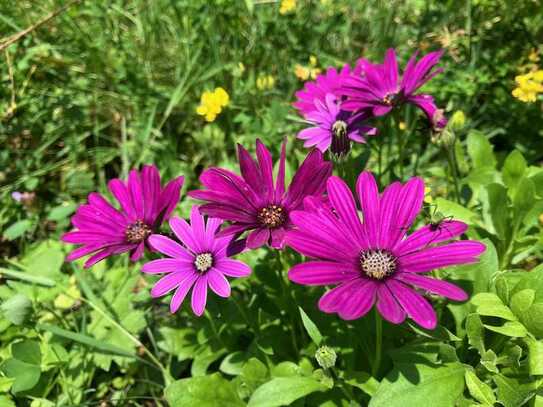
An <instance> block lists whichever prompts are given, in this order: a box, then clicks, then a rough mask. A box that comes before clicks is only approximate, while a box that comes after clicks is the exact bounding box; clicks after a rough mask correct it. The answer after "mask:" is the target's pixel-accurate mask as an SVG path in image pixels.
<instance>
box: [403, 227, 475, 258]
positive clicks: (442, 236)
mask: <svg viewBox="0 0 543 407" xmlns="http://www.w3.org/2000/svg"><path fill="white" fill-rule="evenodd" d="M467 229H468V225H466V224H465V223H464V222H460V221H457V220H445V221H443V222H442V223H441V224H440V225H439V227H438V228H437V229H436V228H435V227H434V226H432V225H427V226H424V227H422V228H420V229H418V230H417V231H415V232H413V233H412V234H411V235H409V236H408V237H407V239H405V240H403V241H400V242H398V244H396V247H395V248H394V252H396V253H397V254H398V255H400V256H403V255H406V254H408V253H410V252H414V251H418V250H420V249H424V248H426V247H427V246H430V245H435V244H437V243H441V242H446V241H447V240H451V239H452V238H454V237H456V236H460V235H461V234H462V233H464V232H465V231H466V230H467Z"/></svg>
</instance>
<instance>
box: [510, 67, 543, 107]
mask: <svg viewBox="0 0 543 407" xmlns="http://www.w3.org/2000/svg"><path fill="white" fill-rule="evenodd" d="M515 82H516V83H517V87H516V88H515V89H513V91H512V92H511V93H512V94H513V96H514V97H516V98H517V99H519V100H520V101H522V102H527V103H531V102H532V103H533V102H535V101H536V100H537V96H538V95H539V94H540V93H543V70H538V71H533V72H528V73H527V74H524V75H518V76H516V77H515Z"/></svg>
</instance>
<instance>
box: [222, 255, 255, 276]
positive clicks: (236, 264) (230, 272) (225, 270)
mask: <svg viewBox="0 0 543 407" xmlns="http://www.w3.org/2000/svg"><path fill="white" fill-rule="evenodd" d="M215 268H216V269H217V270H219V271H220V272H221V273H222V274H224V275H227V276H229V277H246V276H248V275H249V274H251V268H250V267H249V266H248V265H247V264H245V263H243V262H241V261H239V260H234V259H228V258H222V259H219V260H217V261H216V264H215Z"/></svg>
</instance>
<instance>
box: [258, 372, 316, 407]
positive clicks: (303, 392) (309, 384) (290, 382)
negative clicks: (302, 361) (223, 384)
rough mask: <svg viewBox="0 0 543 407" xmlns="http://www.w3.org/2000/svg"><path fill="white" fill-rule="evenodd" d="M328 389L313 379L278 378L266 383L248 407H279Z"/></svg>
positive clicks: (298, 377) (296, 377) (297, 377)
mask: <svg viewBox="0 0 543 407" xmlns="http://www.w3.org/2000/svg"><path fill="white" fill-rule="evenodd" d="M326 389H327V387H326V386H325V385H323V384H322V383H320V382H319V381H317V380H315V379H314V378H312V377H300V376H294V377H277V378H275V379H272V380H270V381H269V382H267V383H264V384H263V385H262V386H260V387H259V388H258V389H256V391H255V392H254V393H253V395H252V396H251V399H250V400H249V404H248V407H277V406H285V405H290V404H291V403H292V402H294V401H295V400H298V399H299V398H301V397H305V396H307V395H308V394H311V393H314V392H316V391H325V390H326Z"/></svg>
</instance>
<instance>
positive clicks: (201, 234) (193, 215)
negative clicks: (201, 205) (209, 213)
mask: <svg viewBox="0 0 543 407" xmlns="http://www.w3.org/2000/svg"><path fill="white" fill-rule="evenodd" d="M190 226H191V229H192V236H193V237H194V241H195V242H196V244H197V246H196V247H195V249H196V250H198V251H199V252H200V251H206V250H209V249H211V247H205V246H204V244H205V243H206V226H205V223H204V217H203V215H201V214H200V211H199V210H198V206H196V205H193V206H192V208H191V210H190Z"/></svg>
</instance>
